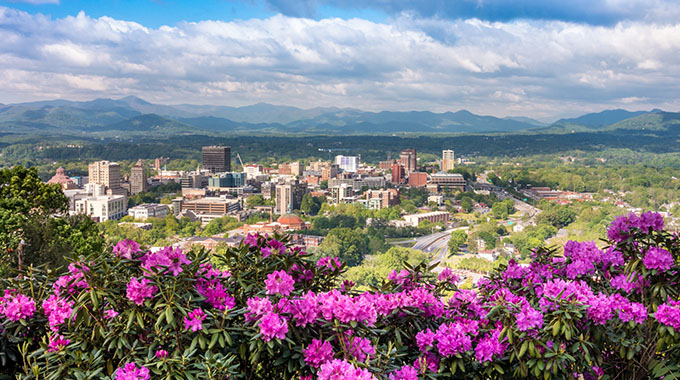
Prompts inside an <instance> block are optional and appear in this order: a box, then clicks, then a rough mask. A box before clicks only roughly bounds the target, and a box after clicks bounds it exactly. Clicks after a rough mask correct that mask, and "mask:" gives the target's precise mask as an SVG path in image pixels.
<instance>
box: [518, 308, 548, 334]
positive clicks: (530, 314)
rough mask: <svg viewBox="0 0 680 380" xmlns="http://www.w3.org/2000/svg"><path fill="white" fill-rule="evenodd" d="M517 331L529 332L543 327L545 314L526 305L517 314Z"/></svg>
mask: <svg viewBox="0 0 680 380" xmlns="http://www.w3.org/2000/svg"><path fill="white" fill-rule="evenodd" d="M516 317H517V329H518V330H519V331H527V330H530V329H539V328H541V327H543V313H541V312H540V311H538V310H536V309H534V308H533V307H531V306H530V305H529V304H525V305H524V306H523V307H522V310H521V311H520V312H519V313H517V314H516Z"/></svg>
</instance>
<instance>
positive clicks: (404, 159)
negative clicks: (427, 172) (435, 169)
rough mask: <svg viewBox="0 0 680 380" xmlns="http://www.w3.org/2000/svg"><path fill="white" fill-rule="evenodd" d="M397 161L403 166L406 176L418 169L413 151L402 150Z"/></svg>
mask: <svg viewBox="0 0 680 380" xmlns="http://www.w3.org/2000/svg"><path fill="white" fill-rule="evenodd" d="M399 160H400V161H401V164H402V165H404V171H405V172H406V174H409V173H411V172H414V171H416V168H417V167H418V160H417V157H416V150H415V149H404V150H402V151H401V155H400V156H399Z"/></svg>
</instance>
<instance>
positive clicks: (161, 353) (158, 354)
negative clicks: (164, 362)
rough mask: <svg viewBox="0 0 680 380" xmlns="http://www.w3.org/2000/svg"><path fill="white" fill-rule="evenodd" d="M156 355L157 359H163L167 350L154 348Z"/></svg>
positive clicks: (166, 355) (166, 354)
mask: <svg viewBox="0 0 680 380" xmlns="http://www.w3.org/2000/svg"><path fill="white" fill-rule="evenodd" d="M156 357H157V358H158V359H165V358H167V357H168V351H165V350H156Z"/></svg>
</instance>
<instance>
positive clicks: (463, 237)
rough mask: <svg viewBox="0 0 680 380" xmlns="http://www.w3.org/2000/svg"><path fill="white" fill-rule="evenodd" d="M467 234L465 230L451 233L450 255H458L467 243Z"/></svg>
mask: <svg viewBox="0 0 680 380" xmlns="http://www.w3.org/2000/svg"><path fill="white" fill-rule="evenodd" d="M467 238H468V236H467V233H466V232H465V231H464V230H455V231H453V232H451V237H450V238H449V244H448V247H449V255H453V254H455V253H458V250H460V247H461V246H462V245H463V244H465V242H466V241H467Z"/></svg>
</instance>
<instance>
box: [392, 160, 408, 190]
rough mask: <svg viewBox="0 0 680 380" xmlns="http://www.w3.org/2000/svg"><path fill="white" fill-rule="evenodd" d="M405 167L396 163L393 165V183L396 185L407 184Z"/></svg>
mask: <svg viewBox="0 0 680 380" xmlns="http://www.w3.org/2000/svg"><path fill="white" fill-rule="evenodd" d="M405 174H406V173H405V170H404V165H402V164H398V163H394V164H392V183H393V184H395V185H398V184H401V183H404V182H406V176H405Z"/></svg>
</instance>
